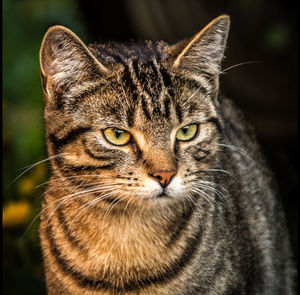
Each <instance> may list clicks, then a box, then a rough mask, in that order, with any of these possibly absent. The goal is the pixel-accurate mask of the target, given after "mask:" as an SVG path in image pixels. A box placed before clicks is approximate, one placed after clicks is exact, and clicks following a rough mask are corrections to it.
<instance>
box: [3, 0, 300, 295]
mask: <svg viewBox="0 0 300 295" xmlns="http://www.w3.org/2000/svg"><path fill="white" fill-rule="evenodd" d="M293 3H294V2H293V1H291V2H288V1H271V0H236V1H233V0H232V1H221V0H220V1H204V0H203V1H200V0H198V1H197V0H165V1H163V0H160V1H159V0H122V1H121V0H119V1H116V0H110V1H95V2H91V1H90V2H89V1H83V0H81V1H79V0H77V1H71V0H45V1H34V0H28V1H21V0H4V1H3V25H4V26H3V193H4V194H3V196H4V197H3V204H4V207H3V232H4V235H3V256H4V265H3V268H4V277H3V287H2V288H3V290H4V294H6V295H9V294H23V295H25V294H45V292H46V291H45V284H44V277H43V270H42V267H41V261H42V258H41V252H40V248H39V239H38V232H37V229H38V218H37V219H36V221H34V222H33V223H32V225H31V226H30V227H29V225H30V223H31V222H32V220H33V219H34V218H35V217H36V216H37V215H38V214H39V211H40V202H41V200H42V197H43V195H42V194H43V191H44V188H43V187H37V186H39V185H40V184H42V183H43V182H45V181H46V180H47V174H48V168H47V167H48V165H47V164H45V163H42V164H40V165H37V166H35V167H33V168H32V169H30V170H29V171H27V172H26V173H24V174H23V175H22V176H21V177H19V178H18V179H17V180H16V181H15V182H13V183H12V181H13V180H14V179H15V178H16V177H17V176H18V175H19V174H21V173H22V172H23V171H24V169H22V168H23V167H26V166H28V165H30V164H33V163H37V162H39V161H41V160H43V159H45V158H46V157H47V155H46V152H45V145H44V137H43V136H44V135H43V134H44V129H43V120H42V92H41V86H40V77H39V64H38V51H39V47H40V44H41V41H42V38H43V35H44V34H45V32H46V30H47V29H48V28H49V26H51V25H55V24H61V25H64V26H67V27H69V28H70V29H71V30H73V31H74V32H75V33H76V34H77V35H78V36H79V37H80V38H81V39H82V40H83V41H85V42H87V43H89V42H104V41H107V40H115V41H125V40H130V39H133V40H139V39H154V40H160V39H163V40H166V41H168V42H170V43H175V42H177V41H179V40H181V39H184V38H188V37H191V36H192V35H194V34H195V33H197V32H198V31H200V30H201V29H202V27H203V26H205V25H206V24H207V23H208V22H210V21H211V20H212V19H213V18H215V17H217V16H219V15H220V14H223V13H227V14H229V15H230V16H231V30H230V35H229V39H228V45H227V50H226V53H225V55H226V58H225V59H224V62H223V70H225V69H226V68H229V67H231V66H233V65H236V64H239V63H243V62H255V63H248V64H244V65H241V66H236V67H233V68H231V69H228V70H227V71H225V73H224V74H223V75H222V76H221V87H222V89H223V93H225V94H226V95H228V96H230V97H231V98H232V99H233V100H234V101H236V103H237V104H238V105H239V106H240V107H241V108H242V109H243V111H244V112H245V114H246V116H247V117H248V119H249V120H250V122H251V123H252V124H253V125H254V127H255V129H256V132H257V135H258V138H259V141H260V142H261V145H262V148H263V150H264V152H265V155H266V157H267V160H268V162H269V164H270V166H271V168H272V170H273V171H274V174H275V178H276V180H277V182H278V186H279V193H280V198H281V200H282V203H283V205H284V209H285V212H286V217H287V222H288V227H289V230H290V233H291V242H292V246H293V249H294V253H295V255H294V256H295V259H294V260H295V262H296V261H297V254H296V251H295V250H296V249H297V222H296V219H297V189H298V185H297V165H296V162H297V161H296V158H297V145H296V132H297V127H296V121H297V110H296V108H297V96H296V60H297V48H296V6H295V5H296V4H293ZM257 61H259V63H257ZM20 169H21V170H20Z"/></svg>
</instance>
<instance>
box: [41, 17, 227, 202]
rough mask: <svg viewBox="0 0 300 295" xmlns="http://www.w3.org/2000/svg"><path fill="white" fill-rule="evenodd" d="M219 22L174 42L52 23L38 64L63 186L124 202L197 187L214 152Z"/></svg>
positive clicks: (222, 37) (222, 28)
mask: <svg viewBox="0 0 300 295" xmlns="http://www.w3.org/2000/svg"><path fill="white" fill-rule="evenodd" d="M228 29H229V17H228V16H226V15H223V16H220V17H218V18H216V19H215V20H213V21H212V22H211V23H209V24H208V25H207V26H206V27H205V28H204V29H203V30H202V31H200V32H199V33H198V34H196V35H195V36H194V37H193V38H191V39H189V40H186V41H182V42H180V43H178V44H175V45H173V46H170V45H168V44H166V43H164V42H150V41H146V42H145V43H143V44H127V45H124V44H117V43H109V44H106V45H90V46H88V47H87V46H86V45H85V44H84V43H83V42H82V41H81V40H80V39H79V38H78V37H77V36H76V35H75V34H74V33H73V32H71V31H70V30H69V29H67V28H64V27H62V26H54V27H51V28H50V29H49V30H48V32H47V33H46V35H45V37H44V40H43V43H42V47H41V50H40V65H41V77H42V85H43V89H44V100H45V112H44V117H45V121H46V137H47V145H48V151H49V155H50V156H51V157H52V166H53V174H54V175H55V176H56V177H58V178H61V181H62V184H63V185H65V186H75V187H77V188H80V189H81V190H85V191H90V192H95V194H96V195H97V196H101V198H102V199H109V200H119V201H122V200H124V201H125V202H126V203H127V201H129V200H130V201H131V202H133V203H134V202H136V201H137V202H140V201H141V200H145V199H147V200H158V199H168V200H176V199H182V198H186V199H188V198H191V197H192V196H193V195H194V194H195V193H197V194H199V192H200V191H203V192H204V191H205V187H206V188H207V187H208V186H209V184H208V182H207V183H206V184H205V181H208V180H206V179H205V173H206V172H207V171H209V170H210V169H212V168H213V167H215V166H216V165H217V162H218V158H219V156H218V148H217V145H216V143H217V142H218V140H219V139H220V136H221V133H222V118H221V117H220V115H219V112H218V105H219V104H218V98H217V97H218V91H219V89H218V88H219V85H218V79H219V74H220V64H221V60H222V57H223V53H224V49H225V45H226V39H227V34H228ZM200 175H202V176H203V177H202V180H201V177H200ZM201 181H202V182H201ZM121 203H122V202H121Z"/></svg>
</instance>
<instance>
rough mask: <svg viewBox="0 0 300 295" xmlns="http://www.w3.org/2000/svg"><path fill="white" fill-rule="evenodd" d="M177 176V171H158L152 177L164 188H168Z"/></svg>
mask: <svg viewBox="0 0 300 295" xmlns="http://www.w3.org/2000/svg"><path fill="white" fill-rule="evenodd" d="M175 174H176V172H175V171H157V172H154V173H152V174H150V175H151V176H153V177H155V178H157V179H158V180H159V182H160V184H161V186H162V187H166V186H167V185H168V184H169V183H170V181H171V179H172V177H173V176H174V175H175Z"/></svg>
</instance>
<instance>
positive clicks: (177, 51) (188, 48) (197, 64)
mask: <svg viewBox="0 0 300 295" xmlns="http://www.w3.org/2000/svg"><path fill="white" fill-rule="evenodd" d="M229 25H230V20H229V16H228V15H221V16H219V17H217V18H216V19H214V20H213V21H211V22H210V23H209V24H208V25H207V26H206V27H205V28H204V29H203V30H201V31H200V32H199V33H198V34H196V35H195V36H194V37H193V38H191V40H189V41H188V42H185V43H183V42H180V43H178V44H175V45H173V46H172V47H171V48H170V51H169V53H170V55H171V56H175V60H174V62H173V68H176V69H179V70H183V71H184V72H186V73H189V74H192V75H195V74H196V75H199V74H201V73H205V74H208V75H210V76H213V77H216V76H218V75H219V73H220V69H221V61H222V58H223V55H224V50H225V46H226V41H227V35H228V31H229Z"/></svg>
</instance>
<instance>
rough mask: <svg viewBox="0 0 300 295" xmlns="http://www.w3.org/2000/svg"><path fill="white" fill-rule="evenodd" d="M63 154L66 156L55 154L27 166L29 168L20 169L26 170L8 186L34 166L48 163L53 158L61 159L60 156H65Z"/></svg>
mask: <svg viewBox="0 0 300 295" xmlns="http://www.w3.org/2000/svg"><path fill="white" fill-rule="evenodd" d="M65 154H66V153H61V154H57V155H54V156H51V157H48V158H46V159H44V160H41V161H39V162H37V163H34V164H31V165H29V166H26V167H24V168H22V169H26V168H27V169H26V170H25V171H23V172H22V173H21V174H20V175H18V176H17V177H16V178H15V179H14V180H13V181H12V182H11V183H10V185H11V184H13V183H15V182H16V181H17V180H18V179H19V178H20V177H21V176H22V175H24V174H25V173H26V172H28V171H29V170H30V169H32V168H33V167H35V166H37V165H39V164H41V163H43V162H46V161H50V160H52V159H54V158H57V157H62V155H65Z"/></svg>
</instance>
